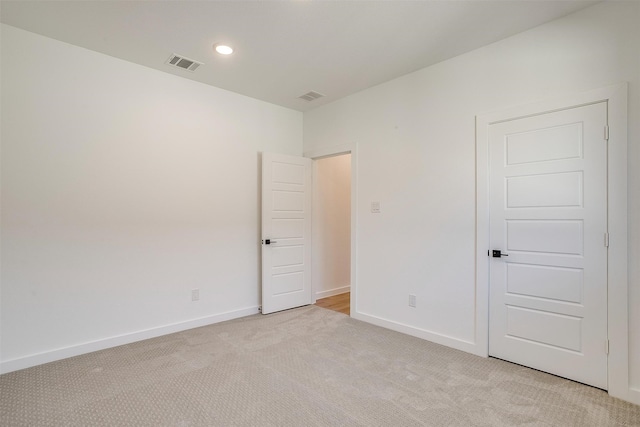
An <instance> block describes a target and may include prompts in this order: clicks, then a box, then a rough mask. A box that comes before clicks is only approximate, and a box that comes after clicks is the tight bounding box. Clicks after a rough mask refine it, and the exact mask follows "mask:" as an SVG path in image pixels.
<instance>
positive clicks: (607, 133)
mask: <svg viewBox="0 0 640 427" xmlns="http://www.w3.org/2000/svg"><path fill="white" fill-rule="evenodd" d="M604 140H605V141H608V140H609V125H605V126H604Z"/></svg>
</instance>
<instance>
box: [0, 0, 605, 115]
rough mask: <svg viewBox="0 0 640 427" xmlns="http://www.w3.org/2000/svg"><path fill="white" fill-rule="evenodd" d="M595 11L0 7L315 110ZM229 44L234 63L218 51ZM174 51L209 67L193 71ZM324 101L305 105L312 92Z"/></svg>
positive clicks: (493, 4) (208, 79) (30, 26)
mask: <svg viewBox="0 0 640 427" xmlns="http://www.w3.org/2000/svg"><path fill="white" fill-rule="evenodd" d="M594 3H596V2H595V1H585V0H561V1H555V0H548V1H539V0H538V1H525V0H511V1H504V0H501V1H479V0H472V1H427V0H423V1H398V0H395V1H322V0H314V1H310V0H307V1H302V0H298V1H239V0H236V1H184V0H183V1H25V0H22V1H4V0H3V1H2V2H1V3H0V16H1V21H2V22H3V23H5V24H8V25H12V26H15V27H18V28H23V29H25V30H28V31H32V32H35V33H38V34H42V35H45V36H48V37H51V38H54V39H58V40H61V41H64V42H68V43H71V44H74V45H77V46H82V47H85V48H87V49H91V50H95V51H98V52H102V53H105V54H107V55H111V56H114V57H117V58H121V59H124V60H127V61H131V62H135V63H138V64H141V65H145V66H147V67H151V68H155V69H158V70H161V71H165V72H167V73H171V74H175V75H179V76H181V77H184V78H188V79H192V80H196V81H199V82H202V83H206V84H209V85H212V86H217V87H220V88H223V89H227V90H230V91H233V92H236V93H240V94H243V95H247V96H250V97H253V98H257V99H261V100H264V101H267V102H271V103H273V104H277V105H281V106H284V107H288V108H292V109H295V110H299V111H307V110H310V109H312V108H315V107H317V106H320V105H323V104H325V103H327V102H331V101H334V100H336V99H339V98H342V97H344V96H347V95H349V94H352V93H355V92H358V91H360V90H363V89H366V88H368V87H371V86H375V85H377V84H380V83H383V82H385V81H388V80H391V79H393V78H396V77H399V76H401V75H404V74H407V73H410V72H412V71H415V70H418V69H420V68H423V67H426V66H429V65H432V64H435V63H437V62H440V61H443V60H445V59H448V58H451V57H453V56H456V55H460V54H461V53H464V52H468V51H470V50H473V49H476V48H478V47H481V46H484V45H487V44H489V43H492V42H494V41H497V40H500V39H503V38H505V37H508V36H510V35H513V34H516V33H519V32H522V31H524V30H527V29H529V28H532V27H535V26H537V25H540V24H543V23H545V22H548V21H550V20H553V19H556V18H559V17H561V16H564V15H567V14H569V13H572V12H575V11H577V10H579V9H582V8H584V7H587V6H590V5H592V4H594ZM221 42H224V43H228V44H230V45H232V46H233V47H234V48H235V53H234V54H233V55H232V56H230V57H222V56H220V55H217V54H214V53H213V51H212V45H213V44H215V43H221ZM171 53H177V54H181V55H184V56H186V57H188V58H191V59H195V60H197V61H200V62H204V64H205V65H204V66H201V67H200V68H199V69H198V70H196V71H195V72H194V73H190V72H188V71H185V70H181V69H176V68H172V67H170V66H168V65H166V64H165V61H166V60H167V58H168V57H169V55H170V54H171ZM311 90H313V91H316V92H320V93H322V94H324V95H326V97H324V98H320V99H318V100H316V101H312V102H307V101H304V100H301V99H298V97H299V96H300V95H302V94H304V93H306V92H308V91H311Z"/></svg>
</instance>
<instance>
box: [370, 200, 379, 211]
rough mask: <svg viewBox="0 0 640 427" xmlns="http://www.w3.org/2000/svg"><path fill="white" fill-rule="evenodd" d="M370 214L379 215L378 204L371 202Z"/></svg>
mask: <svg viewBox="0 0 640 427" xmlns="http://www.w3.org/2000/svg"><path fill="white" fill-rule="evenodd" d="M371 213H380V202H371Z"/></svg>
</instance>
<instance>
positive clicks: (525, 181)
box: [489, 103, 607, 389]
mask: <svg viewBox="0 0 640 427" xmlns="http://www.w3.org/2000/svg"><path fill="white" fill-rule="evenodd" d="M606 120H607V112H606V103H599V104H594V105H589V106H584V107H578V108H572V109H567V110H562V111H558V112H554V113H548V114H541V115H538V116H532V117H526V118H521V119H516V120H510V121H506V122H502V123H497V124H492V125H491V126H490V127H489V162H490V165H489V166H490V184H489V185H490V209H491V210H490V242H491V245H492V247H491V249H500V250H502V251H503V253H504V255H506V256H504V257H500V258H493V257H492V258H491V260H490V317H489V354H490V355H492V356H495V357H499V358H502V359H505V360H509V361H512V362H515V363H519V364H522V365H526V366H530V367H532V368H536V369H540V370H543V371H546V372H550V373H553V374H556V375H560V376H563V377H566V378H569V379H573V380H576V381H580V382H583V383H586V384H590V385H593V386H596V387H600V388H605V389H606V388H607V355H606V340H607V329H606V327H607V306H606V302H607V282H606V280H607V276H606V271H607V248H606V247H605V244H604V236H605V233H606V231H607V209H606V207H607V193H606V185H607V175H606V174H607V171H606V159H607V143H606V140H605V139H604V128H605V125H606V123H607V121H606Z"/></svg>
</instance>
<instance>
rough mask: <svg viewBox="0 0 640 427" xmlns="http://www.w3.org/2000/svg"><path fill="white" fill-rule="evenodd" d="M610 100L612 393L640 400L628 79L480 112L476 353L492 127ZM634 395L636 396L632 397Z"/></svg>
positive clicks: (485, 308)
mask: <svg viewBox="0 0 640 427" xmlns="http://www.w3.org/2000/svg"><path fill="white" fill-rule="evenodd" d="M603 101H606V102H607V105H608V121H609V129H610V137H609V145H608V149H609V151H608V199H609V200H608V210H609V218H608V221H609V224H608V227H609V236H610V244H609V252H608V273H607V274H608V277H607V280H608V334H609V342H610V353H609V357H608V371H609V387H608V388H609V394H610V395H611V396H614V397H618V398H620V399H624V400H628V401H634V402H635V403H640V396H638V395H639V394H640V392H636V391H635V390H631V389H630V388H629V324H628V307H627V305H628V302H627V301H628V295H629V293H628V287H629V282H628V277H627V84H626V83H622V84H618V85H613V86H607V87H604V88H601V89H595V90H591V91H587V92H583V93H578V94H573V95H564V96H561V97H559V98H556V99H552V100H548V101H543V102H537V103H534V104H529V105H523V106H517V107H512V108H508V109H504V110H500V111H495V112H491V113H487V114H483V115H479V116H477V117H476V325H475V347H476V349H477V351H476V352H475V353H476V354H479V355H482V356H485V357H486V356H488V353H489V280H488V279H489V267H488V263H489V258H488V257H487V250H488V249H489V187H488V179H489V171H488V154H487V150H488V134H487V132H488V128H489V125H490V124H493V123H498V122H502V121H506V120H513V119H517V118H522V117H527V116H532V115H537V114H542V113H549V112H553V111H558V110H563V109H567V108H573V107H578V106H582V105H589V104H593V103H596V102H603ZM632 399H633V400H632Z"/></svg>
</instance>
